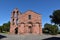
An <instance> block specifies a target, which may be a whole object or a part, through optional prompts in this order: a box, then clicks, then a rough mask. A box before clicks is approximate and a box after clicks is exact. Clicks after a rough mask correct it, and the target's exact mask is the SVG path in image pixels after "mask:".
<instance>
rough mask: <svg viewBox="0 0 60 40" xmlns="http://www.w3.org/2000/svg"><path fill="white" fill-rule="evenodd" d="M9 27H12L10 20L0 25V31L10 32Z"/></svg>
mask: <svg viewBox="0 0 60 40" xmlns="http://www.w3.org/2000/svg"><path fill="white" fill-rule="evenodd" d="M9 29H10V22H8V23H4V24H3V25H2V26H1V27H0V32H9Z"/></svg>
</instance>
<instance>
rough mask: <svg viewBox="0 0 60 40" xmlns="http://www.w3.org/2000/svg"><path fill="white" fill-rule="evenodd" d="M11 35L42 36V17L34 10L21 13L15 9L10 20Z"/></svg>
mask: <svg viewBox="0 0 60 40" xmlns="http://www.w3.org/2000/svg"><path fill="white" fill-rule="evenodd" d="M10 34H42V21H41V15H40V14H37V13H36V12H33V11H32V10H28V11H26V12H25V13H21V12H19V10H18V9H17V8H16V9H14V10H13V11H12V14H11V19H10Z"/></svg>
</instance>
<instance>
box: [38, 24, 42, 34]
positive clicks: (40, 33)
mask: <svg viewBox="0 0 60 40" xmlns="http://www.w3.org/2000/svg"><path fill="white" fill-rule="evenodd" d="M39 28H40V34H42V25H41V24H40V27H39Z"/></svg>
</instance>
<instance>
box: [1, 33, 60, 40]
mask: <svg viewBox="0 0 60 40" xmlns="http://www.w3.org/2000/svg"><path fill="white" fill-rule="evenodd" d="M0 40H60V35H46V34H43V35H33V34H27V35H9V34H2V33H0Z"/></svg>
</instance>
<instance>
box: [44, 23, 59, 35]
mask: <svg viewBox="0 0 60 40" xmlns="http://www.w3.org/2000/svg"><path fill="white" fill-rule="evenodd" d="M46 30H47V31H46ZM44 32H45V33H46V32H47V33H49V34H57V33H58V26H57V25H52V24H48V23H46V24H45V25H44Z"/></svg>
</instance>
